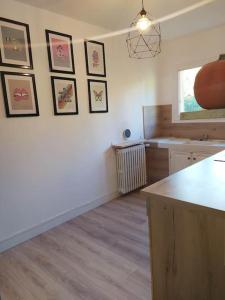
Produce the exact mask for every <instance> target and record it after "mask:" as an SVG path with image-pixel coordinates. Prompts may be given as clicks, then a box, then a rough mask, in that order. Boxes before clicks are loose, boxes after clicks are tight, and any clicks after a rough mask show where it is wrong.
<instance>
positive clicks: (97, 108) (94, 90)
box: [88, 79, 108, 113]
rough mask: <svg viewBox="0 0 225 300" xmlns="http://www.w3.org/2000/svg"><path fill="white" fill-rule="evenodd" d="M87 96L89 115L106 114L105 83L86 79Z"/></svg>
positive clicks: (106, 95) (106, 92) (106, 96)
mask: <svg viewBox="0 0 225 300" xmlns="http://www.w3.org/2000/svg"><path fill="white" fill-rule="evenodd" d="M88 95H89V110H90V113H105V112H108V91H107V82H106V81H104V80H94V79H88Z"/></svg>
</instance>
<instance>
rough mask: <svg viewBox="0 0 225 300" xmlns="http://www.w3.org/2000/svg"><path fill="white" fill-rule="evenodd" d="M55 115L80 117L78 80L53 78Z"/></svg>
mask: <svg viewBox="0 0 225 300" xmlns="http://www.w3.org/2000/svg"><path fill="white" fill-rule="evenodd" d="M51 82H52V95H53V105H54V113H55V115H78V101H77V85H76V79H73V78H65V77H56V76H51Z"/></svg>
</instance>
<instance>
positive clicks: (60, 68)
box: [45, 30, 75, 74]
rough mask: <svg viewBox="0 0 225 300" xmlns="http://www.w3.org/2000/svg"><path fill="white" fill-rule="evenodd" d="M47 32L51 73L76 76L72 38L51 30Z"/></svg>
mask: <svg viewBox="0 0 225 300" xmlns="http://www.w3.org/2000/svg"><path fill="white" fill-rule="evenodd" d="M45 32H46V40H47V49H48V60H49V69H50V71H51V72H57V73H68V74H74V73H75V67H74V57H73V46H72V36H71V35H68V34H63V33H59V32H55V31H50V30H46V31H45Z"/></svg>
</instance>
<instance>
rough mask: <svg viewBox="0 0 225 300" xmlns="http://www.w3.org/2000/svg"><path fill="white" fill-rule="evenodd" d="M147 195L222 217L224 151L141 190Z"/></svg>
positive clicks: (224, 191)
mask: <svg viewBox="0 0 225 300" xmlns="http://www.w3.org/2000/svg"><path fill="white" fill-rule="evenodd" d="M143 192H144V193H145V194H147V195H148V196H151V195H158V196H160V197H161V198H165V199H167V201H169V200H174V201H176V202H177V203H180V204H182V205H186V204H188V205H189V204H192V205H198V206H201V207H205V208H209V209H214V210H217V211H218V212H222V213H223V214H224V217H225V151H222V152H220V153H218V154H216V155H213V156H211V157H209V158H207V159H205V160H203V161H201V162H199V163H197V164H195V165H192V166H190V167H188V168H185V169H184V170H181V171H179V172H177V173H175V174H173V175H171V176H169V177H167V178H165V179H163V180H161V181H159V182H157V183H155V184H153V185H151V186H149V187H147V188H145V189H144V190H143Z"/></svg>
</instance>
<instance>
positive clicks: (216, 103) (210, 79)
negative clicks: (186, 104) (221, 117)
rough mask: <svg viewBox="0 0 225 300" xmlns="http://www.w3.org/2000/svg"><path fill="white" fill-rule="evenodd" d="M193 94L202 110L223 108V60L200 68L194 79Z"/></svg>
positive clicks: (224, 68)
mask: <svg viewBox="0 0 225 300" xmlns="http://www.w3.org/2000/svg"><path fill="white" fill-rule="evenodd" d="M194 93H195V98H196V101H197V102H198V104H199V105H200V106H201V107H202V108H205V109H218V108H225V60H218V61H215V62H212V63H209V64H207V65H205V66H203V67H202V68H201V70H200V71H199V72H198V74H197V76H196V78H195V84H194Z"/></svg>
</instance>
